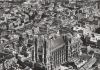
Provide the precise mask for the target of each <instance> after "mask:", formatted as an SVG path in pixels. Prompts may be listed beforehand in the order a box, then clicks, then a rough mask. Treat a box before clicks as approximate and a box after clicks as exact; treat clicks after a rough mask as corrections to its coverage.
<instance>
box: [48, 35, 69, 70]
mask: <svg viewBox="0 0 100 70" xmlns="http://www.w3.org/2000/svg"><path fill="white" fill-rule="evenodd" d="M49 53H50V55H49V56H50V57H49V58H50V59H49V62H50V63H49V65H48V70H59V69H60V65H61V64H63V63H65V62H66V61H67V59H68V46H67V45H66V43H65V42H64V40H63V37H61V36H59V37H57V38H56V39H55V40H50V42H49Z"/></svg>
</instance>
